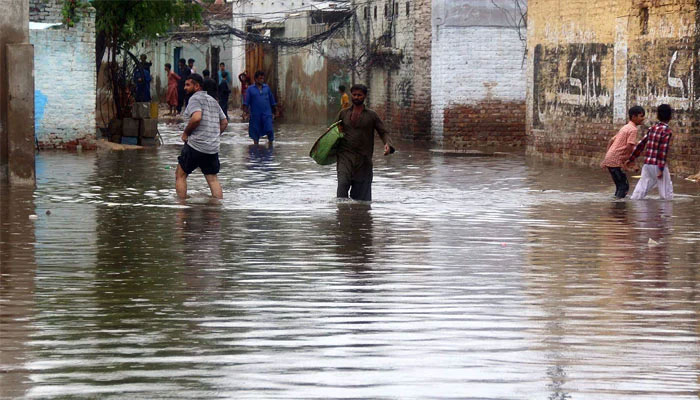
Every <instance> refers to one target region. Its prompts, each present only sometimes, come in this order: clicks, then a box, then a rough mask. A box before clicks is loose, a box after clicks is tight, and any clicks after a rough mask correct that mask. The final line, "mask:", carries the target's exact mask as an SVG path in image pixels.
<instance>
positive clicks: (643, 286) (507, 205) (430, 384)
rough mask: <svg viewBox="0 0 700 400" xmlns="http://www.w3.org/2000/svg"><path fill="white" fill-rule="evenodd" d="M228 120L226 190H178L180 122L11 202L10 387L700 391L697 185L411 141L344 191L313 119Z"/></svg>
mask: <svg viewBox="0 0 700 400" xmlns="http://www.w3.org/2000/svg"><path fill="white" fill-rule="evenodd" d="M231 125H232V128H231V129H232V131H231V132H227V134H226V135H224V137H223V143H222V150H221V162H222V172H221V174H220V179H221V181H222V184H223V186H224V193H225V195H224V199H223V200H222V201H217V202H213V203H212V202H210V201H209V196H208V193H209V191H208V188H207V186H206V182H205V180H204V179H203V178H202V177H201V175H197V174H193V176H192V177H191V179H190V182H189V184H190V186H191V189H192V198H190V199H188V201H187V202H185V204H180V203H179V202H178V201H177V199H176V198H175V196H174V190H173V183H174V182H173V171H174V169H173V168H174V165H175V164H174V163H175V161H174V160H176V156H177V154H178V152H179V148H180V147H179V146H180V144H179V143H180V142H179V139H178V136H179V133H178V132H177V131H178V129H175V130H173V132H170V133H169V132H168V131H167V130H163V132H162V133H163V134H164V135H165V141H166V145H165V146H164V147H162V148H161V149H159V151H157V152H104V153H96V154H89V153H88V154H82V155H76V154H72V155H71V154H65V153H50V152H42V153H41V154H40V155H39V157H38V162H39V163H41V166H42V167H41V168H39V169H38V171H41V173H39V174H38V179H39V185H38V188H37V190H36V192H35V193H33V194H32V193H30V194H27V193H25V194H21V195H20V194H13V195H14V196H19V197H15V198H14V199H12V198H11V197H8V196H10V195H8V194H7V192H1V193H0V194H2V197H1V198H0V225H2V228H3V229H2V231H0V250H2V253H0V267H1V269H0V278H2V279H1V280H0V289H2V292H0V301H1V302H0V306H2V309H0V318H2V320H1V321H0V322H2V325H0V332H2V333H3V335H5V332H11V333H12V335H11V336H10V340H9V341H8V340H5V338H4V337H2V339H3V340H2V341H0V371H6V372H0V383H1V384H2V386H0V387H1V388H2V389H0V390H2V392H0V393H1V394H2V396H0V397H8V398H13V397H22V396H23V395H26V397H60V396H65V397H70V396H76V395H77V394H82V395H85V396H88V397H89V396H93V397H99V398H110V397H113V398H148V399H158V398H173V397H178V398H202V399H210V398H339V397H343V398H447V397H450V398H489V399H496V398H498V399H502V398H521V399H542V398H549V399H567V398H576V397H582V398H595V399H613V398H630V397H634V398H664V399H665V398H673V399H681V398H697V396H698V391H699V390H700V382H698V375H699V373H700V365H699V364H700V360H699V359H698V357H697V354H699V353H700V348H699V345H698V343H700V340H699V338H700V332H699V330H700V323H699V320H700V317H698V314H699V312H700V298H698V296H697V293H698V289H700V279H698V276H697V272H698V256H697V254H698V251H700V248H699V247H700V240H699V235H700V233H699V232H698V230H697V225H698V223H700V213H699V212H698V209H697V203H696V200H695V198H694V197H691V196H688V195H685V196H684V195H683V193H684V192H685V193H693V192H692V191H693V190H695V189H694V188H688V187H685V188H684V184H683V182H679V184H678V185H677V188H676V189H677V192H678V193H679V195H678V196H677V197H676V200H674V201H673V202H658V201H646V202H631V201H622V202H621V201H611V199H610V195H609V185H610V183H609V177H608V176H606V175H604V174H603V173H598V171H591V170H589V169H577V168H575V167H567V168H561V166H557V165H554V164H549V163H539V162H536V161H533V160H526V159H524V158H523V157H522V156H521V155H517V154H516V155H512V156H509V157H503V158H498V159H496V158H450V157H444V156H439V155H433V154H430V153H428V152H427V151H425V150H424V149H422V148H421V147H420V146H418V145H411V144H401V145H400V146H399V147H400V149H401V150H400V152H398V153H396V154H395V155H394V156H392V157H382V156H381V155H377V157H376V158H375V160H374V163H375V174H374V175H375V187H374V188H373V191H374V195H375V201H373V202H372V203H361V202H354V201H337V200H336V199H335V198H334V194H335V184H336V182H335V171H334V169H333V168H332V167H320V166H318V165H315V164H314V163H313V161H311V160H310V159H309V158H308V147H309V146H310V145H311V143H312V142H313V141H314V140H315V138H316V137H317V136H318V132H317V129H313V128H304V127H298V126H292V127H289V126H288V127H282V128H281V129H280V132H279V135H278V136H279V140H278V142H277V143H276V145H275V148H274V150H272V151H271V150H269V149H267V148H265V147H253V146H250V143H249V139H248V137H247V132H246V130H245V125H241V126H239V125H238V124H231ZM68 174H70V175H68ZM34 209H36V210H40V212H38V215H39V219H38V220H37V221H36V222H33V223H31V224H29V223H26V221H27V220H28V216H27V215H26V214H27V213H29V212H33V211H32V210H34ZM22 210H23V211H22ZM45 210H51V211H52V213H51V215H50V216H48V215H45V214H44V211H45ZM20 222H22V224H20ZM8 227H9V228H8ZM650 239H651V241H650ZM18 271H19V272H21V273H19V274H18ZM8 304H10V305H11V306H8ZM15 305H16V306H15ZM8 307H9V308H8ZM8 310H9V311H8ZM7 324H10V325H7ZM7 326H9V327H10V328H9V329H8V328H6V327H7ZM164 382H167V383H164Z"/></svg>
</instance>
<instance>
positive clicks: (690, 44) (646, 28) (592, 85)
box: [527, 0, 700, 173]
mask: <svg viewBox="0 0 700 400" xmlns="http://www.w3.org/2000/svg"><path fill="white" fill-rule="evenodd" d="M698 15H700V9H699V8H698V5H697V2H695V1H690V0H676V1H665V2H655V1H646V0H642V1H636V0H627V1H612V0H601V1H597V2H586V1H580V0H576V1H572V2H567V3H562V2H560V1H554V0H541V1H537V2H532V3H531V4H530V7H529V10H528V39H527V48H528V59H527V62H528V76H527V123H528V145H527V152H528V154H531V155H537V156H541V157H544V158H548V159H563V160H569V161H574V162H577V163H580V164H586V165H597V164H598V163H599V162H600V160H601V159H602V158H603V156H604V153H605V150H606V145H607V141H608V139H609V138H610V137H611V136H612V135H614V134H615V132H616V131H617V130H618V129H619V128H620V126H621V125H622V124H624V123H625V121H626V119H627V109H628V108H629V107H631V106H633V105H641V106H643V107H644V108H645V109H646V110H647V117H648V120H647V124H650V123H653V122H655V118H656V116H655V113H656V107H657V106H658V105H660V104H664V103H668V104H670V105H671V106H672V107H673V108H674V110H675V111H676V114H675V116H674V120H673V121H672V122H671V128H672V129H673V131H674V137H673V141H672V143H671V156H670V157H671V158H670V160H671V164H670V165H671V169H672V171H673V172H677V173H695V172H697V171H698V168H699V167H700V148H699V147H698V145H699V144H700V135H699V134H698V129H699V128H698V127H697V123H696V122H697V119H698V105H697V102H696V98H697V97H696V96H697V95H696V91H695V87H696V85H697V83H696V82H697V81H698V79H696V75H697V71H699V70H700V68H699V67H700V66H699V65H698V64H697V63H698V58H697V56H696V55H697V53H698V51H699V50H700V41H699V40H698V38H699V35H698V32H697V31H696V29H697V28H696V26H697V22H698Z"/></svg>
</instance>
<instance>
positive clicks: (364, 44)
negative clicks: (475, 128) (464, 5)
mask: <svg viewBox="0 0 700 400" xmlns="http://www.w3.org/2000/svg"><path fill="white" fill-rule="evenodd" d="M353 8H355V14H356V21H355V23H354V24H353V30H354V43H353V46H352V55H353V56H352V59H353V60H357V61H358V64H357V66H356V68H355V71H354V73H353V82H355V83H363V84H366V85H367V86H369V88H370V93H369V97H368V102H369V106H370V107H371V108H372V109H374V110H375V111H377V113H379V115H380V116H381V117H382V118H383V119H384V120H385V122H386V124H387V126H388V127H389V128H390V130H391V132H392V133H393V134H395V135H400V136H402V137H404V138H408V139H420V140H430V139H432V137H431V86H430V85H431V73H432V65H431V54H432V49H431V35H432V32H431V15H432V9H431V1H430V0H406V1H393V0H374V1H368V2H362V3H361V2H359V1H353Z"/></svg>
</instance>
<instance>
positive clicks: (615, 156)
mask: <svg viewBox="0 0 700 400" xmlns="http://www.w3.org/2000/svg"><path fill="white" fill-rule="evenodd" d="M627 114H628V116H629V122H627V125H625V126H623V127H622V128H621V129H620V131H619V132H617V134H616V135H615V136H613V137H612V138H611V139H610V141H609V142H608V151H607V153H605V159H604V160H603V162H602V163H601V164H600V166H601V167H602V168H607V169H608V171H609V172H610V175H611V176H612V180H613V182H614V183H615V197H617V198H618V199H624V198H625V196H627V192H628V191H629V189H630V185H629V183H628V181H627V175H625V171H624V170H623V167H625V164H626V163H627V160H628V159H629V158H630V156H631V155H632V151H633V150H634V145H635V143H636V142H637V127H638V126H639V125H641V124H642V122H644V115H645V113H644V109H643V108H642V107H640V106H634V107H632V108H630V109H629V111H628V113H627Z"/></svg>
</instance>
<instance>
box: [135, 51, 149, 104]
mask: <svg viewBox="0 0 700 400" xmlns="http://www.w3.org/2000/svg"><path fill="white" fill-rule="evenodd" d="M142 59H143V58H142ZM149 68H150V63H146V62H145V61H142V62H141V63H140V64H139V65H138V66H137V67H136V68H135V69H134V81H135V82H136V96H135V97H136V102H138V103H147V102H150V101H151V72H150V71H149Z"/></svg>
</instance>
